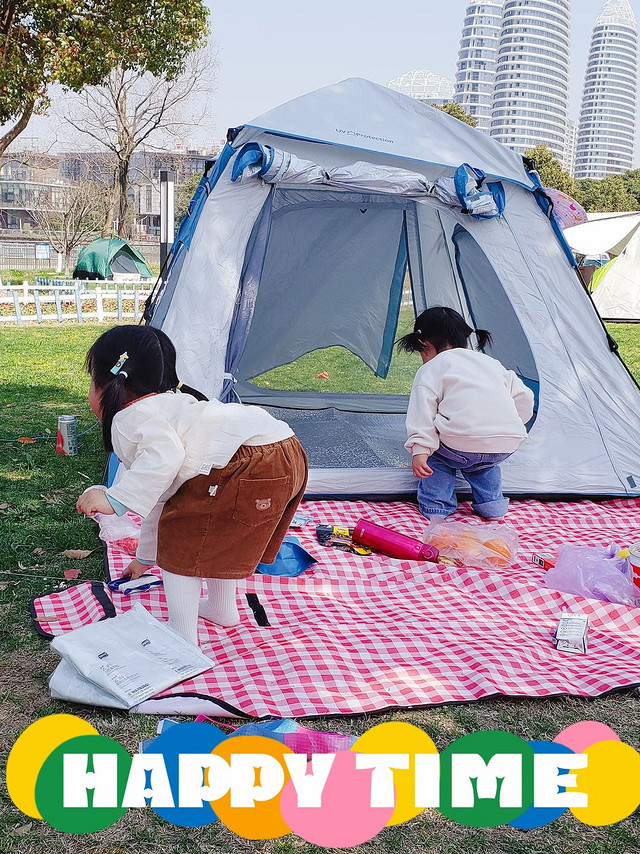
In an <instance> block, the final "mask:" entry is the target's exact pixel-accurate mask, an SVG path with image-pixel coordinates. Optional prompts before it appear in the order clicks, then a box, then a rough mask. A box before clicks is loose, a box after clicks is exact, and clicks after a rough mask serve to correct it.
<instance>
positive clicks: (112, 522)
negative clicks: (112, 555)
mask: <svg viewBox="0 0 640 854" xmlns="http://www.w3.org/2000/svg"><path fill="white" fill-rule="evenodd" d="M92 518H93V519H95V521H96V522H97V523H98V527H99V528H100V533H99V535H98V536H99V537H100V539H101V540H102V541H103V542H104V543H112V544H113V545H114V546H117V547H118V548H119V549H121V550H122V551H123V552H126V553H127V554H129V555H134V556H135V553H136V550H137V548H138V541H139V539H140V526H139V525H138V524H137V523H136V522H134V521H133V519H132V518H131V517H130V516H116V514H115V513H114V514H113V515H112V516H108V515H107V514H105V513H96V514H94V516H92Z"/></svg>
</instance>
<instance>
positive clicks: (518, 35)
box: [490, 0, 570, 160]
mask: <svg viewBox="0 0 640 854" xmlns="http://www.w3.org/2000/svg"><path fill="white" fill-rule="evenodd" d="M569 23H570V6H569V0H506V2H505V3H504V7H503V10H502V20H501V28H500V34H499V38H498V45H497V58H496V64H495V75H496V76H495V81H496V82H495V87H494V93H493V100H492V109H491V123H490V133H491V136H493V137H495V138H496V139H497V140H498V141H499V142H502V143H504V144H505V145H508V146H509V147H510V148H513V149H515V150H516V151H519V152H520V153H521V154H524V152H525V151H526V150H527V149H529V148H535V146H536V145H546V146H548V148H550V149H551V150H552V151H553V152H554V154H555V155H556V156H557V157H558V158H559V159H560V160H564V158H565V152H566V136H567V121H568V115H567V111H568V101H569V48H570V34H569Z"/></svg>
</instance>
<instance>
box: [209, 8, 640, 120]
mask: <svg viewBox="0 0 640 854" xmlns="http://www.w3.org/2000/svg"><path fill="white" fill-rule="evenodd" d="M207 5H209V7H210V9H211V30H212V35H213V39H214V41H215V42H216V43H217V45H218V55H219V60H220V72H219V87H218V91H217V92H216V93H215V94H214V95H212V99H211V107H212V110H213V111H214V112H215V115H214V117H213V118H214V122H215V129H216V130H217V131H218V130H219V131H220V134H221V135H223V134H224V132H225V131H226V129H227V127H234V126H236V125H240V124H243V123H244V122H248V121H250V120H251V119H253V118H255V117H257V116H259V115H261V114H262V113H264V112H266V111H267V110H269V109H271V108H272V107H275V106H277V105H278V104H281V103H282V102H283V101H287V100H289V99H290V98H294V97H296V96H297V95H302V94H304V93H305V92H309V91H312V90H313V89H317V88H319V87H320V86H326V85H329V84H331V83H337V82H338V81H340V80H344V79H345V78H346V77H366V78H368V79H369V80H373V81H374V82H376V83H382V84H384V85H386V84H387V83H388V82H389V81H390V80H391V79H393V78H394V77H398V76H399V75H401V74H404V72H405V71H411V70H418V69H425V70H429V71H434V72H435V73H436V74H441V75H442V76H443V77H448V78H449V79H450V80H453V79H454V78H455V68H456V60H457V53H458V46H459V40H460V31H461V28H462V20H463V17H464V11H465V8H466V6H467V5H468V0H401V2H393V0H387V2H385V3H382V2H380V0H368V2H365V0H357V2H354V0H323V2H322V3H317V4H316V3H313V4H311V3H309V2H308V0H306V1H305V0H271V2H270V3H268V4H266V5H265V4H264V3H257V2H255V0H254V2H246V0H245V2H244V3H233V4H231V3H228V2H226V0H207ZM571 5H572V25H571V29H572V53H571V70H572V103H571V109H570V115H571V116H572V117H573V118H577V116H578V111H579V105H580V97H581V88H582V82H583V79H584V72H585V67H586V61H587V54H588V50H589V42H590V39H591V30H592V28H593V25H594V22H595V19H596V17H597V15H598V13H599V12H600V10H601V8H602V6H603V5H604V0H573V2H572V4H571ZM631 6H632V8H633V10H634V13H635V14H636V17H638V19H639V20H640V0H631Z"/></svg>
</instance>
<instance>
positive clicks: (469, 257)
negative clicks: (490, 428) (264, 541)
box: [146, 79, 640, 497]
mask: <svg viewBox="0 0 640 854" xmlns="http://www.w3.org/2000/svg"><path fill="white" fill-rule="evenodd" d="M461 164H470V165H471V166H472V167H474V170H475V171H474V170H470V169H463V170H460V169H459V167H460V166H461ZM472 175H474V176H475V177H476V180H477V189H478V195H479V196H482V197H483V198H481V199H477V198H475V197H472V196H473V193H472V194H471V196H468V195H467V194H468V192H469V186H468V181H467V179H470V178H471V176H472ZM461 176H462V177H461ZM452 188H453V190H452ZM447 189H448V190H449V191H450V192H447ZM489 195H491V197H492V201H494V202H495V206H496V208H497V211H495V210H494V211H493V212H492V213H484V214H483V213H481V212H480V211H483V210H487V209H488V208H490V207H491V205H484V203H483V200H484V201H485V202H486V201H487V200H488V196H489ZM478 201H479V202H480V204H479V205H478V206H477V207H476V203H477V202H478ZM500 210H502V211H503V212H502V214H501V215H495V214H496V213H498V214H499V213H500ZM406 275H408V277H409V278H410V282H411V290H412V298H413V304H414V308H415V311H416V312H420V311H422V310H423V309H424V308H425V307H427V306H430V305H449V306H453V307H454V308H456V309H457V310H459V311H461V312H462V313H463V314H464V315H465V316H466V317H467V318H468V320H469V321H470V322H471V323H472V325H474V326H475V327H476V328H488V329H490V330H491V332H492V333H493V336H494V344H493V346H492V347H491V348H490V349H488V350H487V352H488V353H490V355H492V356H495V357H496V358H498V359H500V360H501V361H502V362H503V364H504V365H505V366H507V367H508V368H512V369H513V370H515V371H516V372H517V373H518V374H519V375H520V376H521V377H522V379H523V380H524V381H525V382H526V383H527V384H529V386H530V387H531V388H532V389H533V390H534V392H535V394H536V413H535V416H534V418H533V419H532V423H531V424H530V425H529V429H530V433H529V438H528V441H526V442H525V443H524V444H523V445H522V446H521V448H520V449H519V450H518V451H517V452H516V454H515V455H514V456H513V457H512V458H511V459H510V460H509V461H508V462H507V463H506V464H505V466H504V482H505V488H506V490H507V491H508V492H509V493H511V494H538V495H553V494H556V495H557V494H593V495H637V494H640V437H639V435H638V431H637V429H636V427H635V426H634V425H637V423H638V419H639V418H640V396H639V395H638V390H637V387H636V386H635V385H634V382H633V380H632V378H631V376H630V375H629V373H628V371H627V369H626V368H625V366H624V364H623V362H622V361H621V359H620V358H619V357H618V355H617V353H616V347H615V343H614V342H613V341H612V339H611V338H610V337H609V336H608V335H607V332H606V329H605V328H604V326H603V324H602V322H601V321H600V318H599V317H598V314H597V312H596V311H595V310H594V307H593V304H592V303H591V301H590V298H589V295H588V294H587V292H586V291H585V289H584V287H583V286H582V283H581V282H580V281H579V278H578V276H577V274H576V269H575V260H574V258H573V255H572V253H571V251H570V249H569V247H568V245H567V244H566V241H564V238H563V236H562V230H561V228H560V226H559V223H558V221H557V220H556V219H555V217H554V216H553V214H552V206H551V204H550V202H549V200H548V198H547V197H546V196H545V195H544V192H543V190H542V188H541V185H540V182H539V179H538V177H537V175H536V174H535V173H534V172H528V171H527V170H526V168H525V166H524V165H523V161H522V159H521V157H519V156H518V155H517V154H516V153H515V152H513V151H512V150H510V149H509V148H507V147H505V146H502V145H501V144H499V143H497V142H496V141H495V140H493V139H491V138H490V137H488V136H487V135H485V134H483V133H482V132H480V131H477V130H475V129H473V128H471V127H469V126H468V125H466V124H464V123H462V122H459V121H458V120H456V119H454V118H452V117H450V116H448V115H446V114H444V113H442V112H440V111H438V110H434V109H433V108H431V107H430V106H428V105H425V104H422V103H420V102H419V101H416V100H414V99H411V98H408V97H406V96H404V95H401V94H400V93H397V92H394V91H392V90H390V89H387V88H385V87H382V86H379V85H376V84H374V83H371V82H369V81H367V80H361V79H349V80H345V81H343V82H342V83H339V84H337V85H334V86H328V87H326V88H322V89H319V90H317V91H315V92H312V93H310V94H308V95H304V96H302V97H299V98H296V99H294V100H292V101H289V102H288V103H285V104H283V105H282V106H280V107H276V108H275V109H273V110H271V111H270V112H268V113H265V114H264V115H262V116H260V117H259V118H257V119H254V120H253V121H252V122H250V123H248V124H246V125H244V126H242V127H240V128H235V129H233V130H231V131H230V132H229V136H228V143H227V145H226V146H225V148H224V150H223V151H222V153H221V155H220V157H219V158H218V161H217V162H216V165H215V167H214V168H212V169H211V170H210V171H209V172H208V173H207V174H206V175H205V176H204V177H203V178H202V181H201V183H200V185H199V187H198V188H197V190H196V193H195V195H194V198H193V200H192V202H191V205H190V208H189V213H188V216H187V217H185V219H184V220H183V222H182V224H181V227H180V230H179V232H178V235H177V238H176V241H175V243H174V245H173V247H172V250H171V253H170V258H169V263H168V265H167V268H166V272H165V274H164V276H163V277H162V279H161V281H160V282H159V285H158V287H157V288H156V290H155V292H154V294H153V295H152V299H151V300H150V301H149V305H148V308H147V312H146V319H147V322H150V323H152V324H153V325H155V326H158V327H161V328H162V329H164V330H165V331H166V332H167V334H168V335H169V336H170V337H171V338H172V339H173V340H174V342H175V344H176V347H177V351H178V354H179V362H178V368H179V372H180V375H181V378H183V379H184V380H185V381H186V382H189V383H190V384H192V385H194V386H196V387H198V388H200V389H202V390H203V391H204V392H205V393H207V394H208V395H209V396H210V397H218V398H220V399H221V400H225V401H230V400H235V399H241V400H242V401H243V402H245V403H253V404H259V405H262V406H266V407H268V408H269V409H270V410H271V411H273V412H274V413H275V414H276V415H278V416H279V417H282V418H284V419H285V420H287V421H288V422H289V423H290V424H291V426H292V427H293V428H294V429H295V431H296V433H297V434H298V436H299V437H300V439H301V441H302V443H303V445H304V446H305V448H306V450H307V453H308V455H309V458H310V463H311V476H310V481H309V487H308V494H309V495H323V496H327V495H337V496H358V497H371V496H389V495H398V494H407V493H409V492H414V491H415V486H416V482H415V480H414V478H413V475H412V473H411V468H410V465H409V462H410V461H409V458H408V455H407V454H406V452H405V451H404V449H403V443H404V440H405V430H404V419H405V412H406V407H407V397H406V396H403V395H393V394H390V395H384V394H346V393H345V394H329V393H320V392H318V393H312V392H291V391H281V390H277V389H275V388H259V387H258V386H257V385H256V384H255V383H253V382H252V380H253V379H255V378H256V377H258V376H260V375H261V374H263V373H264V372H266V371H268V370H270V369H272V368H274V367H277V366H282V365H287V364H289V363H291V362H292V361H293V360H295V359H297V358H299V357H300V356H302V355H303V354H305V353H309V352H311V351H314V350H317V349H320V348H324V347H329V346H336V345H338V346H342V347H344V348H346V349H347V350H349V351H350V352H352V353H354V354H356V355H357V356H359V357H360V359H361V360H362V361H363V362H364V363H365V364H366V365H367V366H368V367H369V368H370V370H371V371H373V372H374V373H376V374H377V375H378V376H380V377H385V376H386V372H387V371H388V368H389V362H390V358H391V353H392V349H393V343H394V338H395V336H396V323H397V320H398V314H399V308H400V302H401V297H402V291H403V282H404V280H405V276H406ZM418 365H419V361H418V360H416V369H417V368H418Z"/></svg>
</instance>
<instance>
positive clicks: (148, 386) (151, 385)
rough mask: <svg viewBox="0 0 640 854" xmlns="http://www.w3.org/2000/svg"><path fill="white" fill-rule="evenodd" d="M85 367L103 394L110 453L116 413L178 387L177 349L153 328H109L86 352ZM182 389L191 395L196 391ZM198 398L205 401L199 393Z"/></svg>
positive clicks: (104, 433) (104, 435)
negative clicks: (117, 369) (129, 405)
mask: <svg viewBox="0 0 640 854" xmlns="http://www.w3.org/2000/svg"><path fill="white" fill-rule="evenodd" d="M125 353H126V356H127V358H126V359H125V360H124V362H123V363H122V366H121V367H120V370H119V371H118V373H116V374H114V373H113V372H112V369H113V368H114V367H115V366H116V363H117V362H118V361H119V360H120V359H121V357H122V356H123V355H124V354H125ZM86 367H87V371H88V372H89V373H90V374H91V378H92V379H93V382H94V385H95V387H96V389H97V390H98V392H99V393H100V395H101V397H100V408H101V410H102V412H101V415H102V440H103V442H104V446H105V448H106V449H107V451H112V450H113V444H112V441H111V425H112V423H113V419H114V416H115V415H116V413H117V412H120V410H121V409H124V407H125V406H126V405H127V403H129V402H130V401H132V400H136V399H137V398H139V397H144V396H145V395H147V394H158V393H162V392H165V391H170V390H171V389H175V388H176V387H177V386H178V377H177V375H176V351H175V347H174V346H173V344H172V343H171V340H170V339H169V338H168V337H167V335H166V334H165V333H164V332H160V330H158V329H154V328H153V327H152V326H114V327H112V328H111V329H108V330H107V331H106V332H104V333H103V334H102V335H101V336H100V337H99V338H98V340H97V341H95V342H94V344H93V346H92V347H91V349H90V350H89V352H88V353H87V359H86ZM183 388H184V391H188V393H189V394H193V392H194V391H195V389H193V390H192V389H189V388H187V387H185V386H183ZM196 396H198V399H204V400H206V398H205V397H204V395H202V394H200V392H197V393H196V394H194V397H196Z"/></svg>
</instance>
